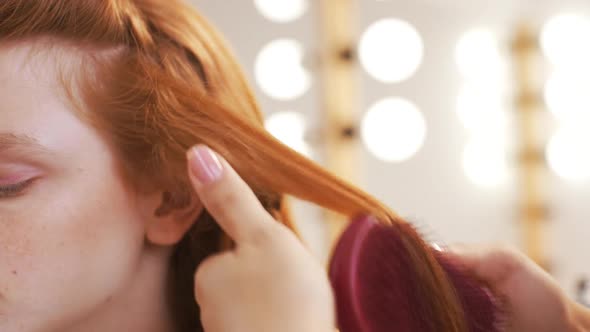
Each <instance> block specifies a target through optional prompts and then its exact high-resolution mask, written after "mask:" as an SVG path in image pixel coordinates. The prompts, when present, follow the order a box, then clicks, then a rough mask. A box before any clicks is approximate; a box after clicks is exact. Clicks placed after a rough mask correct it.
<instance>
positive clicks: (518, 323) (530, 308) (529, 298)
mask: <svg viewBox="0 0 590 332" xmlns="http://www.w3.org/2000/svg"><path fill="white" fill-rule="evenodd" d="M450 252H451V253H452V254H454V255H457V256H458V257H459V259H460V260H461V261H462V262H464V263H465V265H466V266H467V268H468V269H469V270H471V271H472V272H473V273H474V274H475V276H476V277H478V278H481V279H482V280H483V281H484V282H486V283H488V284H489V285H490V286H491V287H492V288H493V290H494V291H495V292H496V293H498V294H499V295H501V296H502V297H504V299H505V301H506V302H507V303H504V305H505V306H506V307H505V308H504V309H505V311H506V314H507V317H506V318H507V319H508V321H507V323H508V330H507V331H509V332H512V331H514V332H529V331H530V332H557V331H560V332H570V331H586V330H585V329H584V326H585V324H586V322H585V320H586V319H588V317H584V316H586V315H588V313H586V312H585V309H582V308H581V306H579V305H577V304H575V303H574V302H572V301H571V300H569V299H568V298H567V297H566V295H565V294H564V292H563V291H562V290H561V289H560V288H559V286H558V285H557V283H556V282H555V281H554V280H553V279H552V278H551V277H550V276H549V275H548V274H547V273H546V272H545V271H543V270H542V269H541V268H540V267H539V266H537V265H536V264H535V263H533V262H532V261H531V260H530V259H529V258H527V257H526V256H525V255H524V254H522V253H520V252H519V251H517V250H514V249H510V248H492V247H465V246H455V247H451V249H450ZM586 327H587V326H586Z"/></svg>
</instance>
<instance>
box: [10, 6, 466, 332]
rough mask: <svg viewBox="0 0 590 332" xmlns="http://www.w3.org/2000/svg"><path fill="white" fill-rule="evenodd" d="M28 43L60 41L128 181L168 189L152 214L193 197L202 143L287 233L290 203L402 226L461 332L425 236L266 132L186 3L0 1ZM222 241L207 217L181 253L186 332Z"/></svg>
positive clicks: (423, 292)
mask: <svg viewBox="0 0 590 332" xmlns="http://www.w3.org/2000/svg"><path fill="white" fill-rule="evenodd" d="M30 40H36V41H39V42H40V44H38V45H39V47H38V49H41V50H44V49H46V48H52V45H55V42H56V41H57V42H59V43H58V44H59V45H64V46H66V47H67V48H69V49H70V50H72V51H74V52H76V54H78V55H79V58H80V59H81V61H80V62H79V63H78V64H77V66H75V68H70V70H69V71H67V70H66V71H63V73H62V83H63V85H64V91H66V92H67V96H68V97H69V98H68V100H69V101H71V102H72V104H73V105H75V106H76V109H77V110H78V111H79V112H78V113H79V114H80V116H81V117H82V118H83V119H85V120H86V121H88V122H89V123H90V124H92V126H94V127H95V128H96V129H97V130H98V131H99V132H100V133H101V134H102V135H103V136H104V137H105V139H106V140H107V141H108V142H109V143H110V144H111V146H112V147H113V149H114V150H115V151H116V153H117V155H118V159H119V162H120V164H121V170H122V172H123V174H124V175H125V177H126V179H128V180H129V181H130V183H132V184H134V185H135V186H137V188H138V189H140V190H155V189H158V190H163V191H165V195H164V196H163V205H162V207H161V208H160V209H158V211H157V213H161V214H166V213H169V212H170V211H171V210H173V209H176V208H179V207H182V206H185V205H186V204H188V203H189V202H190V201H191V200H192V199H195V198H196V194H195V193H194V191H193V190H192V188H191V186H190V184H189V180H188V178H187V175H186V174H187V171H186V159H185V158H186V157H185V151H186V150H187V149H188V148H189V147H190V146H192V145H194V144H197V143H203V144H207V145H208V146H210V147H211V148H213V149H214V150H216V151H217V152H219V153H220V154H221V155H223V156H224V157H225V158H226V159H227V160H228V162H229V163H230V164H232V165H233V166H234V167H235V169H236V171H237V172H238V173H239V174H240V175H241V177H242V178H243V179H244V180H245V181H246V182H247V183H248V185H249V186H250V187H251V188H252V190H253V191H254V192H255V194H256V195H257V197H258V199H259V200H260V201H261V202H262V204H263V206H264V207H265V208H266V210H267V211H269V212H270V213H271V214H272V215H273V216H274V218H275V219H276V220H277V221H279V222H281V223H283V224H285V225H287V226H288V227H290V228H292V229H293V223H292V220H291V216H290V214H289V210H288V206H287V204H286V203H285V197H286V195H292V196H295V197H298V198H300V199H303V200H305V201H309V202H312V203H315V204H317V205H319V206H321V207H323V208H326V209H329V210H333V211H336V212H338V213H341V214H343V215H346V216H350V217H354V216H356V215H359V214H365V213H370V214H373V215H375V216H376V217H378V218H379V219H380V220H381V221H383V222H385V223H390V224H392V225H394V227H400V229H401V231H402V233H403V234H404V242H405V245H406V247H407V249H408V252H409V253H410V257H411V260H412V262H413V264H412V265H413V266H412V268H413V269H414V271H413V272H414V275H416V276H417V280H416V281H417V283H419V285H420V286H421V287H420V288H419V289H420V294H416V296H421V297H422V298H424V299H427V302H428V305H427V307H425V308H423V309H422V310H423V311H424V312H423V315H424V317H429V318H430V319H431V324H432V330H433V331H434V330H436V331H449V332H463V331H466V322H465V317H464V313H463V309H462V307H461V304H460V301H459V299H458V297H457V295H456V291H455V289H454V288H453V286H452V285H451V283H450V281H449V280H448V279H447V277H446V275H445V273H444V272H443V270H442V268H441V266H440V265H439V264H438V263H437V262H436V260H435V258H434V257H433V256H432V254H431V251H430V250H429V249H428V245H427V244H426V243H425V242H424V241H423V240H422V239H421V237H420V236H419V234H417V233H416V232H415V231H414V229H413V228H412V227H411V226H410V225H409V224H408V223H406V222H405V221H404V220H402V219H400V218H399V217H398V216H397V215H396V214H395V213H394V212H393V211H392V210H390V209H389V208H388V207H387V206H385V205H384V204H383V203H381V202H379V201H378V200H376V199H375V198H373V197H372V196H370V195H369V194H367V193H365V192H363V191H361V190H360V189H358V188H356V187H354V186H352V185H350V184H349V183H347V182H345V181H343V180H342V179H339V178H338V177H336V176H334V175H333V174H331V173H330V172H328V171H326V170H325V169H323V168H322V167H320V166H319V165H317V164H315V163H314V162H312V161H310V160H308V159H306V158H305V157H303V156H301V155H299V154H298V153H296V152H295V151H293V150H292V149H290V148H289V147H287V146H285V145H283V144H281V143H280V142H279V141H278V140H276V139H275V138H273V137H272V136H271V135H269V134H268V133H267V132H266V131H265V130H264V127H263V117H262V114H261V112H260V109H259V106H258V105H257V103H256V100H255V98H254V95H253V93H252V90H251V88H250V87H249V85H248V83H247V82H246V79H245V77H244V75H243V73H242V70H241V68H240V66H239V65H238V64H237V61H236V59H235V57H234V56H233V55H232V53H231V52H230V50H229V49H228V47H227V46H226V44H225V42H224V41H223V39H222V37H221V36H220V35H219V33H218V32H217V31H216V30H215V29H214V28H213V27H212V26H211V25H210V24H209V23H208V22H207V21H206V20H205V19H204V18H203V17H202V16H201V15H200V14H199V13H198V12H197V11H196V10H195V9H194V8H192V7H191V6H189V5H187V4H185V3H183V2H181V1H180V0H75V1H73V0H43V1H39V0H2V1H0V42H9V41H17V42H19V41H25V42H26V41H30ZM43 41H45V42H43ZM68 73H69V74H68ZM72 75H73V76H72ZM72 82H75V84H72ZM223 238H224V235H223V234H222V232H221V231H220V229H219V227H218V226H217V225H216V223H215V221H214V220H213V218H212V217H211V216H210V215H209V214H207V212H206V211H205V212H203V213H202V214H201V215H200V216H199V217H198V220H197V221H196V222H195V223H194V226H193V227H192V228H191V229H190V231H189V232H188V233H187V234H186V236H185V237H184V238H183V239H182V241H181V242H180V243H179V244H178V245H177V246H176V248H175V251H174V254H173V257H172V260H171V266H170V275H171V282H170V294H171V296H170V298H171V301H170V306H172V307H173V312H174V313H175V314H176V317H175V318H176V321H177V322H178V330H179V331H202V326H201V324H200V319H199V308H198V306H197V304H196V303H195V301H194V297H193V274H194V272H195V269H196V268H197V266H198V265H199V263H200V262H201V261H202V260H203V259H205V258H206V257H207V256H209V255H211V254H212V253H215V252H217V251H219V250H221V243H222V239H223Z"/></svg>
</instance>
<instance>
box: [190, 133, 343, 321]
mask: <svg viewBox="0 0 590 332" xmlns="http://www.w3.org/2000/svg"><path fill="white" fill-rule="evenodd" d="M188 160H189V176H190V178H191V181H192V183H193V185H194V188H195V190H196V192H197V194H198V196H199V198H200V200H201V202H202V204H203V206H204V207H205V209H207V211H208V212H209V213H210V214H211V216H212V217H213V218H214V219H215V220H216V221H217V223H218V224H219V226H220V227H221V228H222V229H223V230H224V231H225V233H226V234H227V235H228V236H229V237H230V238H232V239H233V241H234V242H235V247H234V248H233V249H231V250H229V251H226V252H222V253H219V254H217V255H214V256H212V257H210V258H208V259H206V260H205V261H204V262H203V263H202V264H201V265H200V266H199V268H198V269H197V271H196V275H195V297H196V300H197V302H198V303H199V305H200V307H201V320H202V323H203V326H204V328H205V330H206V331H208V332H209V331H210V332H215V331H224V332H227V331H240V332H248V331H253V332H254V331H256V332H266V331H268V332H275V331H283V332H291V331H293V332H300V331H309V332H327V331H333V330H334V326H335V318H334V299H333V294H332V289H331V286H330V283H329V281H328V278H327V274H326V272H325V270H324V268H323V267H322V265H321V264H320V263H319V262H318V261H317V260H316V259H314V258H313V257H312V255H311V253H310V252H309V251H308V250H307V249H306V248H305V247H304V246H303V245H302V244H301V242H300V241H299V240H298V239H297V237H296V236H295V235H294V234H293V233H292V232H291V231H290V230H289V229H288V228H286V227H285V226H284V225H282V224H279V223H277V222H276V221H275V220H274V219H273V218H272V216H271V215H270V214H269V213H268V212H267V211H266V210H265V209H264V208H263V206H262V205H261V204H260V202H259V201H258V199H257V198H256V196H255V194H254V193H253V192H252V190H251V189H250V188H249V187H248V185H247V184H246V183H245V182H244V181H243V180H242V179H241V178H240V177H239V175H238V174H237V173H236V172H235V170H234V169H233V168H232V167H231V166H230V165H229V164H228V163H227V161H225V160H224V159H223V158H222V157H221V156H219V155H218V154H217V153H215V152H213V151H211V150H210V149H209V148H208V147H206V146H202V145H200V146H196V147H194V148H192V149H191V150H190V151H189V153H188Z"/></svg>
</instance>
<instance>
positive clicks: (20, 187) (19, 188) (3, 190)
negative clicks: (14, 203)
mask: <svg viewBox="0 0 590 332" xmlns="http://www.w3.org/2000/svg"><path fill="white" fill-rule="evenodd" d="M33 181H35V179H34V178H32V179H29V180H26V181H23V182H19V183H15V184H11V185H5V186H0V199H4V198H12V197H17V196H19V195H21V194H23V193H24V191H25V190H26V189H27V188H28V187H29V186H30V185H31V184H32V183H33Z"/></svg>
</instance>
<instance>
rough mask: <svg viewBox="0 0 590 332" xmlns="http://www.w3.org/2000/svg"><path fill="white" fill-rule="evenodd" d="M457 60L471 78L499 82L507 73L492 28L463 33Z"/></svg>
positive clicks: (465, 74)
mask: <svg viewBox="0 0 590 332" xmlns="http://www.w3.org/2000/svg"><path fill="white" fill-rule="evenodd" d="M455 61H456V62H457V65H458V67H459V71H460V72H461V74H462V75H463V76H464V77H465V78H467V79H470V80H478V81H481V80H485V81H487V82H499V81H500V80H502V79H503V78H504V75H505V72H504V69H505V63H504V61H503V60H502V55H501V52H500V47H499V45H498V40H497V37H496V36H495V35H494V34H493V33H492V31H490V30H486V29H474V30H471V31H468V32H466V33H465V34H463V36H461V38H460V39H459V42H458V43H457V47H456V49H455Z"/></svg>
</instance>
